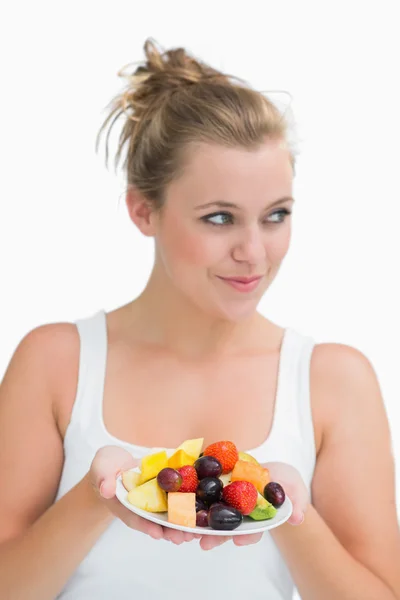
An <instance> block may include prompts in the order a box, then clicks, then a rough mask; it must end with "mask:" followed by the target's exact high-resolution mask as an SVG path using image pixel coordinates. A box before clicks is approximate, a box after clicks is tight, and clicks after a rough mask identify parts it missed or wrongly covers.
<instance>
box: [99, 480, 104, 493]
mask: <svg viewBox="0 0 400 600" xmlns="http://www.w3.org/2000/svg"><path fill="white" fill-rule="evenodd" d="M99 492H100V496H104V481H102V482H101V484H100V487H99Z"/></svg>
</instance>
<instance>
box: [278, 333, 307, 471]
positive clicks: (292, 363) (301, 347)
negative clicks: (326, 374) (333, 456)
mask: <svg viewBox="0 0 400 600" xmlns="http://www.w3.org/2000/svg"><path fill="white" fill-rule="evenodd" d="M314 346H315V340H314V339H313V338H312V337H309V336H306V335H303V334H302V333H300V332H298V331H296V330H295V329H292V328H287V329H286V333H285V337H284V340H283V344H282V349H281V358H280V366H279V378H278V393H277V402H276V406H275V414H274V424H273V437H274V441H273V442H272V443H273V446H274V448H275V447H278V445H279V447H280V448H283V451H284V448H285V447H286V448H288V449H289V448H293V447H300V448H301V451H302V457H299V459H300V458H301V462H302V464H307V465H308V466H309V470H310V473H311V471H312V470H313V468H314V466H315V452H316V446H315V436H314V424H313V418H312V411H311V398H310V363H311V356H312V351H313V348H314ZM282 439H283V440H286V442H285V444H283V445H282V444H281V443H280V442H281V441H282ZM271 441H272V440H271ZM276 460H285V456H282V458H281V459H279V458H276ZM307 475H308V473H307V474H306V473H304V476H305V477H307Z"/></svg>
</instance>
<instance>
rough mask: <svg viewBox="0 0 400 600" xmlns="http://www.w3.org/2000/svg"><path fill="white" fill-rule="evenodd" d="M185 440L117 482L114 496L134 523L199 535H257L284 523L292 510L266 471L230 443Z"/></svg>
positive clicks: (146, 458)
mask: <svg viewBox="0 0 400 600" xmlns="http://www.w3.org/2000/svg"><path fill="white" fill-rule="evenodd" d="M203 441H204V439H203V438H199V439H194V440H186V441H185V442H183V443H182V444H181V445H180V446H179V447H178V448H177V449H176V450H172V451H168V450H163V449H157V450H156V451H155V452H152V453H151V454H149V455H147V456H144V457H143V458H142V460H141V464H140V466H139V467H136V468H134V469H131V470H129V471H124V472H123V473H122V474H121V475H120V476H119V477H118V479H117V490H116V496H117V498H118V500H119V501H120V502H121V503H122V504H123V505H124V506H125V507H126V508H128V509H129V510H131V511H132V512H134V513H136V514H137V515H139V516H140V517H144V518H145V519H148V520H149V521H153V522H154V523H158V524H159V525H163V526H165V527H171V528H172V529H179V530H181V531H188V532H191V533H200V534H201V535H227V532H229V535H244V534H250V533H259V532H262V531H267V530H269V529H273V528H274V527H278V525H282V523H285V521H287V520H288V519H289V517H290V515H291V514H292V510H293V506H292V503H291V501H290V499H289V498H288V497H287V496H286V494H285V491H284V489H283V488H282V486H281V485H280V484H279V483H277V482H273V481H271V480H270V476H269V471H268V469H267V468H265V467H263V466H262V465H260V464H259V463H258V461H257V460H256V459H255V458H254V457H253V456H251V455H250V454H248V453H245V452H240V451H238V449H237V447H236V445H235V444H234V443H233V442H231V441H220V442H215V443H214V444H210V445H209V446H207V447H206V448H205V449H204V450H203V451H202V448H203Z"/></svg>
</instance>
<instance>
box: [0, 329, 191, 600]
mask: <svg viewBox="0 0 400 600" xmlns="http://www.w3.org/2000/svg"><path fill="white" fill-rule="evenodd" d="M78 357H79V338H77V331H76V327H75V326H74V325H71V324H68V323H61V324H56V325H46V326H42V327H39V328H37V329H35V330H33V331H32V332H30V333H29V334H28V335H27V336H26V337H25V338H24V339H23V340H22V342H21V343H20V344H19V346H18V348H17V350H16V352H15V354H14V356H13V357H12V360H11V362H10V365H9V367H8V369H7V372H6V374H5V377H4V380H3V382H2V384H1V386H0V440H1V444H2V445H1V450H2V452H1V453H0V481H1V494H0V598H10V599H11V598H12V599H13V600H37V598H40V600H52V599H53V598H54V597H55V596H56V595H57V594H58V593H59V592H60V591H61V590H62V588H63V587H64V585H65V583H66V582H67V580H68V579H69V578H70V576H71V575H72V574H73V572H74V571H75V569H76V568H77V567H78V565H79V563H80V562H81V561H82V560H83V558H84V557H85V556H86V554H87V553H88V552H89V550H90V549H91V548H92V547H93V545H94V544H95V542H96V541H97V539H98V538H99V537H100V535H101V534H102V533H103V532H104V531H105V529H106V528H107V526H108V525H109V524H110V523H111V521H112V520H113V519H114V517H118V518H119V519H121V520H122V521H123V522H124V523H125V524H126V525H128V527H131V528H132V529H136V530H137V531H140V532H142V533H145V534H147V535H150V536H151V537H153V538H154V539H161V538H163V535H164V532H163V528H162V527H161V526H160V525H157V524H156V523H152V522H150V521H148V520H146V519H142V518H141V517H139V516H137V515H135V514H134V513H132V512H131V511H129V510H128V509H126V508H125V507H124V506H122V504H120V502H119V501H118V500H117V499H116V498H115V480H116V474H117V472H118V471H120V470H125V469H130V468H132V467H134V466H136V465H137V460H136V459H134V458H133V457H132V456H131V455H130V454H129V452H126V451H125V450H123V449H122V448H120V447H115V446H111V447H105V448H100V449H99V450H98V452H97V453H96V456H95V457H94V459H93V462H92V465H91V469H90V471H89V472H88V473H87V475H85V476H84V477H83V479H82V480H81V481H80V482H79V483H78V484H77V485H76V486H75V487H74V488H72V489H71V490H70V491H69V492H68V493H66V494H65V496H63V497H62V498H60V500H59V501H58V502H56V503H54V499H55V497H56V494H57V489H58V485H59V480H60V475H61V471H62V466H63V461H64V455H63V443H62V438H61V435H60V433H59V428H58V425H57V417H56V416H55V415H57V414H58V412H59V410H58V409H59V408H60V406H61V404H62V402H61V397H60V392H61V394H65V390H68V394H67V395H70V394H73V392H74V391H73V390H72V389H71V381H76V380H77V367H78V363H79V360H78ZM64 399H65V398H64ZM70 405H71V402H70V399H69V401H68V406H70ZM101 483H102V484H103V486H102V489H103V488H104V492H103V491H102V495H100V493H99V486H100V485H101ZM171 531H172V530H171ZM185 536H187V534H184V533H182V532H180V531H173V532H172V534H169V537H170V538H171V541H173V542H174V543H177V544H180V543H182V542H183V541H185V540H187V541H190V539H192V538H193V537H194V536H189V538H187V537H185ZM50 565H51V568H50Z"/></svg>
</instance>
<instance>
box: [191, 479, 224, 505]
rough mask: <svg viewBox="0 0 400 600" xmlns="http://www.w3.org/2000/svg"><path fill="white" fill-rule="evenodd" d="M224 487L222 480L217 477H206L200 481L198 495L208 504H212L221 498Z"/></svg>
mask: <svg viewBox="0 0 400 600" xmlns="http://www.w3.org/2000/svg"><path fill="white" fill-rule="evenodd" d="M222 488H223V484H222V481H221V480H220V479H218V478H217V477H205V478H204V479H201V480H200V481H199V485H198V486H197V491H196V496H197V498H198V499H199V500H201V501H202V502H204V504H205V505H206V506H210V505H211V504H213V503H214V502H219V501H220V500H221V495H222Z"/></svg>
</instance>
